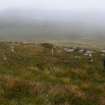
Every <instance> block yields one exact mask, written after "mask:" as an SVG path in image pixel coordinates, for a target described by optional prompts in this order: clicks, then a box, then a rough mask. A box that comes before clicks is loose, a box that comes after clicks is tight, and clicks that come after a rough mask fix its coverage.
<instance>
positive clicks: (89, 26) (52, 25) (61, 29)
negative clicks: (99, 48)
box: [0, 8, 105, 42]
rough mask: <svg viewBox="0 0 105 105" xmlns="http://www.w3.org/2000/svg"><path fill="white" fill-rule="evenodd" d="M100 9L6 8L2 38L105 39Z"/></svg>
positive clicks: (1, 13) (1, 20)
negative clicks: (89, 10)
mask: <svg viewBox="0 0 105 105" xmlns="http://www.w3.org/2000/svg"><path fill="white" fill-rule="evenodd" d="M103 14H104V13H103V12H100V11H94V10H93V11H91V12H88V11H70V10H68V11H64V10H62V11H61V10H60V11H59V10H57V11H54V10H52V11H51V10H50V11H49V10H31V9H30V10H29V9H23V10H22V9H13V8H12V9H5V10H2V11H0V40H17V41H18V40H19V41H20V40H27V41H28V40H30V41H31V40H33V41H34V40H58V41H59V40H68V41H73V40H74V41H96V42H100V41H101V42H104V40H105V30H104V27H105V22H104V19H105V16H104V15H103Z"/></svg>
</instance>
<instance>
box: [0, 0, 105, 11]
mask: <svg viewBox="0 0 105 105" xmlns="http://www.w3.org/2000/svg"><path fill="white" fill-rule="evenodd" d="M7 8H21V9H33V8H34V9H40V10H74V11H75V10H76V11H77V10H80V11H81V10H82V11H83V10H88V11H90V10H99V11H105V0H0V10H4V9H7Z"/></svg>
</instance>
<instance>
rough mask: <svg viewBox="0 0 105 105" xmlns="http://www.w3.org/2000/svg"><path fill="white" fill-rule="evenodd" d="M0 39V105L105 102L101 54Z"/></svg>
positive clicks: (99, 104) (90, 104) (91, 104)
mask: <svg viewBox="0 0 105 105" xmlns="http://www.w3.org/2000/svg"><path fill="white" fill-rule="evenodd" d="M94 52H95V53H93V56H92V59H93V62H90V61H89V58H88V57H87V56H84V55H83V54H81V53H79V52H77V51H74V52H72V53H67V52H65V51H64V47H61V46H60V47H59V46H56V47H55V46H54V50H53V54H52V50H51V47H49V46H45V45H43V44H37V45H36V44H33V43H28V44H27V43H12V42H0V105H105V100H104V99H105V69H104V66H103V58H104V57H103V56H101V54H100V52H99V51H94Z"/></svg>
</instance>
